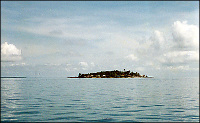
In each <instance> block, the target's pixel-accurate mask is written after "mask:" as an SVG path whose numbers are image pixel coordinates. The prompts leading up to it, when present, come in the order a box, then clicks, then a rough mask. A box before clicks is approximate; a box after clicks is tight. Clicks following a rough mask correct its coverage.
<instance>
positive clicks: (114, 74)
mask: <svg viewBox="0 0 200 123" xmlns="http://www.w3.org/2000/svg"><path fill="white" fill-rule="evenodd" d="M135 77H143V78H150V77H148V76H147V75H140V73H138V72H135V73H134V72H133V71H132V72H130V70H129V71H125V69H124V71H118V70H114V71H101V72H96V73H88V74H81V73H79V75H78V77H68V78H135Z"/></svg>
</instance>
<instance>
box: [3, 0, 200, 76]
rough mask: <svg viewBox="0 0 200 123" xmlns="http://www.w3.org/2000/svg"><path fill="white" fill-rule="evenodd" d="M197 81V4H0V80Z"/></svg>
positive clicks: (107, 2)
mask: <svg viewBox="0 0 200 123" xmlns="http://www.w3.org/2000/svg"><path fill="white" fill-rule="evenodd" d="M114 69H118V70H123V69H127V70H131V71H135V72H136V71H137V72H139V73H141V74H147V75H150V76H155V77H158V76H163V77H169V76H173V75H175V74H176V75H177V76H198V73H199V1H176V2H175V1H165V2H163V1H99V2H97V1H32V2H30V1H17V2H13V1H1V70H2V72H1V74H2V76H31V77H34V76H41V77H43V76H44V77H47V76H48V77H49V76H52V77H66V76H77V75H78V73H79V72H81V73H89V72H97V71H101V70H114Z"/></svg>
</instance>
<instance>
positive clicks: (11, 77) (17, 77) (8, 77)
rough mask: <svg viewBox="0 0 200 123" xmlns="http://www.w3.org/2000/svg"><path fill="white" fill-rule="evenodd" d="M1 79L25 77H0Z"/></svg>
mask: <svg viewBox="0 0 200 123" xmlns="http://www.w3.org/2000/svg"><path fill="white" fill-rule="evenodd" d="M1 78H26V77H1Z"/></svg>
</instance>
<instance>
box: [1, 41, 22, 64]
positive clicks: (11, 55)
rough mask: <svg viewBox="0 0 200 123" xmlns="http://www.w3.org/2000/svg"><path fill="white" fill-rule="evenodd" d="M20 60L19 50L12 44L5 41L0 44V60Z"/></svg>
mask: <svg viewBox="0 0 200 123" xmlns="http://www.w3.org/2000/svg"><path fill="white" fill-rule="evenodd" d="M19 60H21V50H20V49H17V47H16V46H15V45H14V44H8V43H7V42H5V43H4V44H1V61H19Z"/></svg>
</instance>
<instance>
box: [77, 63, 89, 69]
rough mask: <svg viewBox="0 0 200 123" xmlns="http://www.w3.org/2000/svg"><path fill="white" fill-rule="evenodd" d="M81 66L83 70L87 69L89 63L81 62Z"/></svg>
mask: <svg viewBox="0 0 200 123" xmlns="http://www.w3.org/2000/svg"><path fill="white" fill-rule="evenodd" d="M79 65H80V66H81V67H82V69H86V68H87V67H88V63H87V62H79Z"/></svg>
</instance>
